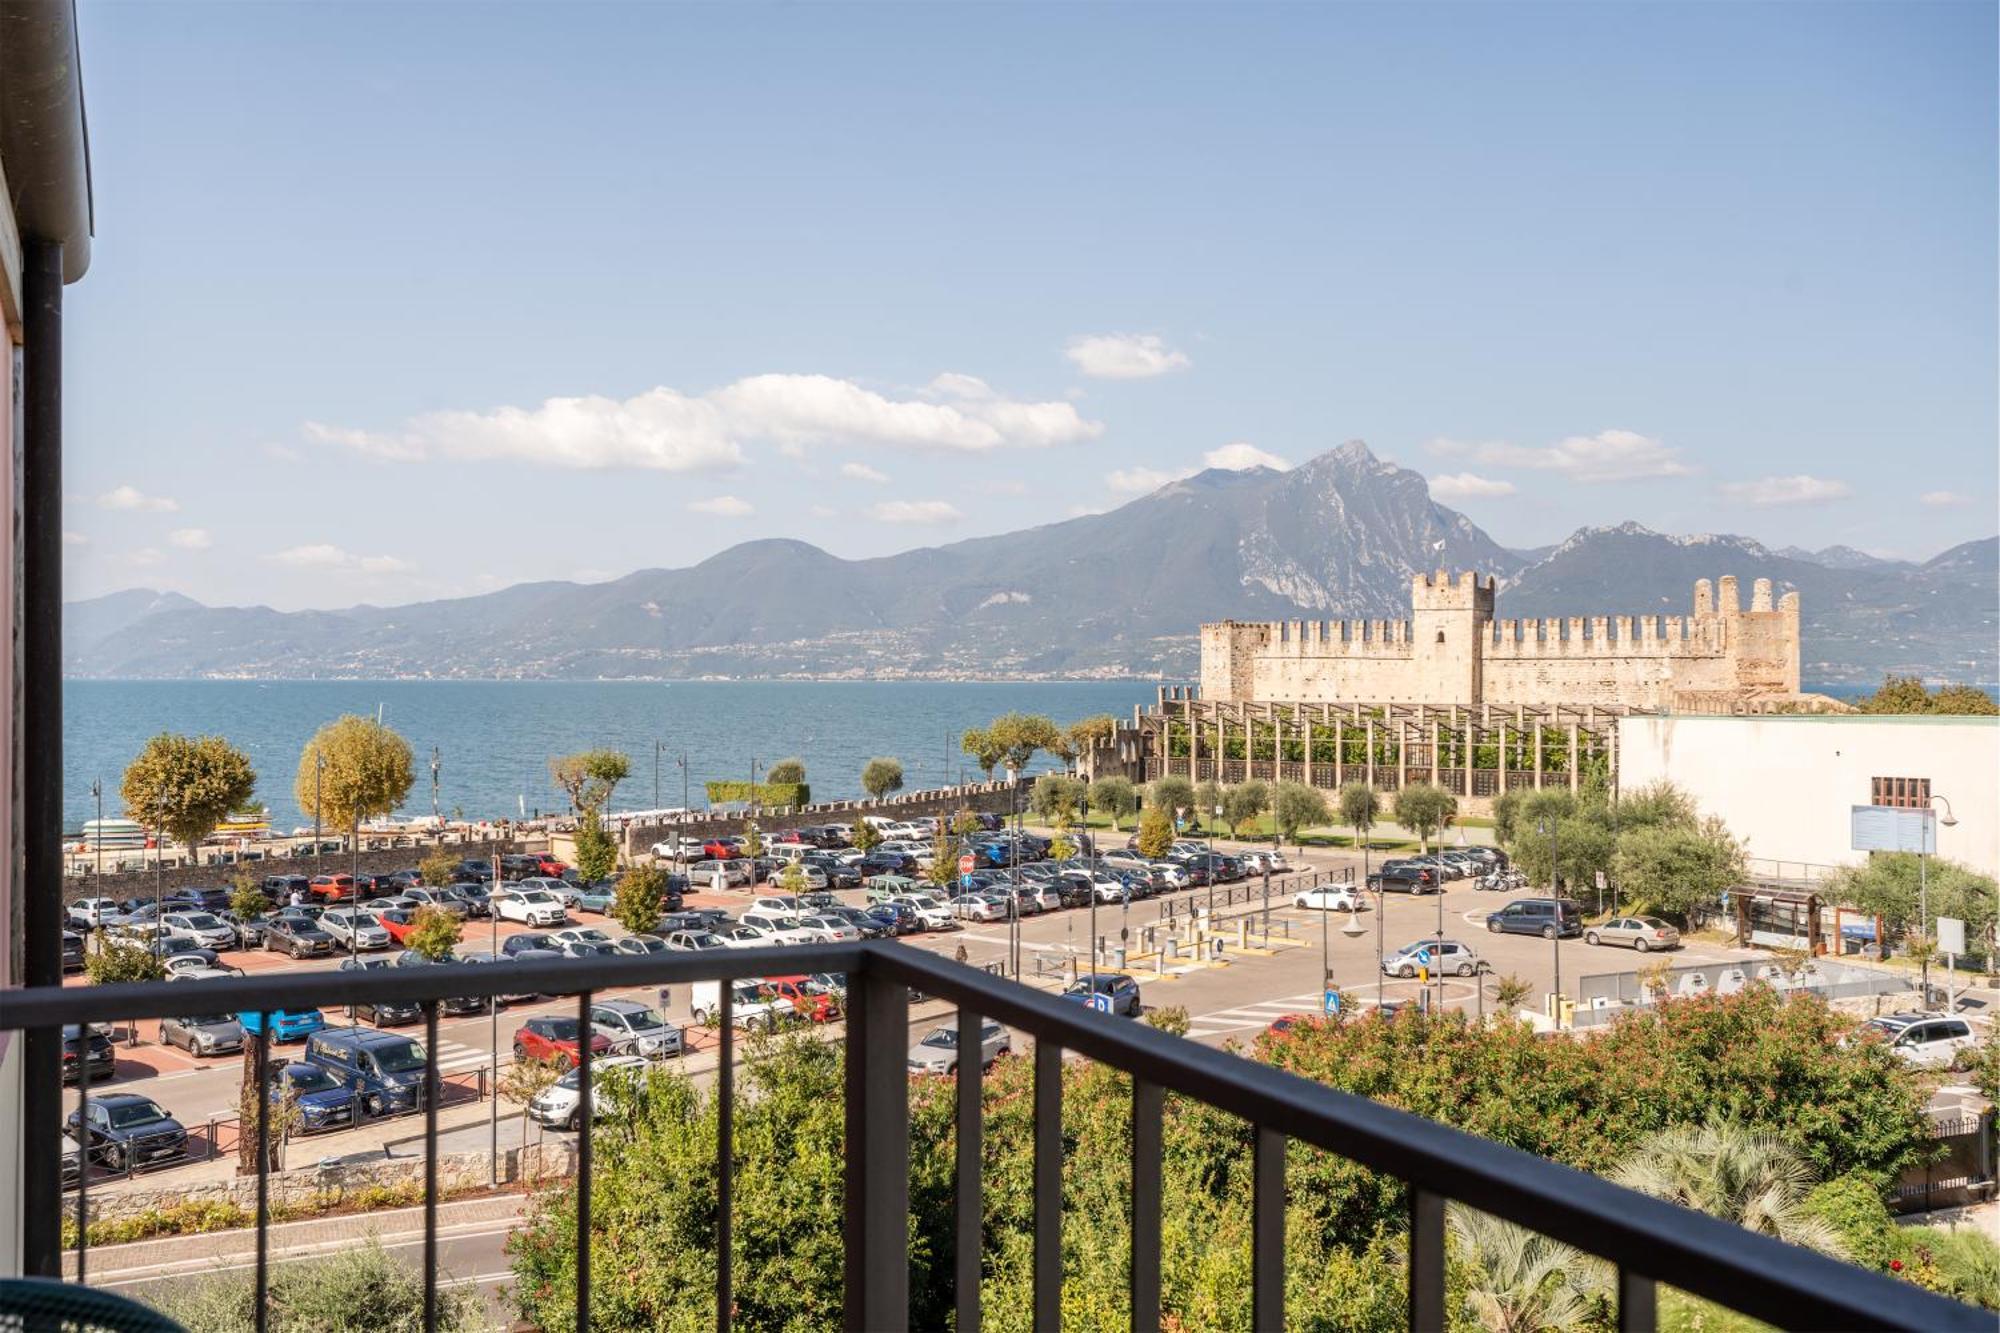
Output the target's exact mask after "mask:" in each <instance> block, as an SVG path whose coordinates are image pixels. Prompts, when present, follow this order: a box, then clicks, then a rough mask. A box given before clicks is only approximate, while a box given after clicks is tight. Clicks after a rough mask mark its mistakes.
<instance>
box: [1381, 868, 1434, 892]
mask: <svg viewBox="0 0 2000 1333" xmlns="http://www.w3.org/2000/svg"><path fill="white" fill-rule="evenodd" d="M1368 891H1369V892H1370V893H1410V894H1417V893H1436V892H1437V891H1438V882H1437V875H1436V874H1435V873H1434V872H1433V871H1431V870H1430V869H1429V868H1428V867H1425V866H1402V867H1400V868H1398V869H1395V870H1391V869H1389V868H1388V867H1387V866H1384V867H1383V868H1382V869H1381V870H1378V871H1376V872H1375V873H1374V874H1372V875H1370V876H1369V877H1368Z"/></svg>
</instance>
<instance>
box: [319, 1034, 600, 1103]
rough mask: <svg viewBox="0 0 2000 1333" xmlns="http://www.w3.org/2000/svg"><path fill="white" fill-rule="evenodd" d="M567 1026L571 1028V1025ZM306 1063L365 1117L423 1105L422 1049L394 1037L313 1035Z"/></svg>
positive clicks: (389, 1035) (399, 1037) (396, 1035)
mask: <svg viewBox="0 0 2000 1333" xmlns="http://www.w3.org/2000/svg"><path fill="white" fill-rule="evenodd" d="M570 1022H572V1023H574V1022H576V1020H575V1019H573V1018H572V1019H571V1020H570ZM306 1060H307V1062H308V1063H310V1064H316V1065H318V1066H319V1067H320V1068H322V1069H324V1070H326V1072H327V1073H329V1074H331V1075H333V1076H334V1078H336V1079H338V1080H339V1081H340V1083H341V1085H342V1086H343V1087H345V1088H346V1089H347V1090H348V1091H349V1092H351V1093H353V1094H354V1096H355V1098H356V1100H357V1101H358V1102H359V1103H360V1106H361V1113H362V1114H363V1115H368V1116H383V1115H396V1114H399V1113H402V1112H406V1111H419V1110H422V1109H423V1105H424V1069H425V1066H426V1064H427V1063H428V1061H427V1060H426V1059H425V1056H424V1048H423V1046H422V1044H421V1043H419V1042H417V1041H414V1040H412V1039H411V1038H409V1037H405V1036H403V1035H402V1034H401V1033H398V1032H376V1031H373V1030H371V1029H369V1028H359V1027H339V1028H327V1029H326V1030H325V1031H322V1032H315V1033H314V1034H313V1035H312V1037H311V1038H310V1039H309V1040H308V1041H307V1042H306Z"/></svg>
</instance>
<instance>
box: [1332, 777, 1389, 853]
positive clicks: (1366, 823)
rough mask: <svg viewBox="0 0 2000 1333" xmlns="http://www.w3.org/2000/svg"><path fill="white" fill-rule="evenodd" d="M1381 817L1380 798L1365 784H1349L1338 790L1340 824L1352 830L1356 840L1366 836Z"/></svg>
mask: <svg viewBox="0 0 2000 1333" xmlns="http://www.w3.org/2000/svg"><path fill="white" fill-rule="evenodd" d="M1381 815H1382V801H1381V798H1380V797H1378V796H1376V794H1375V789H1374V788H1373V787H1371V786H1369V785H1368V784H1367V783H1365V782H1350V783H1348V784H1347V785H1346V786H1344V787H1342V788H1341V789H1340V822H1341V823H1343V824H1345V825H1347V827H1349V828H1351V829H1353V830H1354V836H1355V838H1356V839H1357V840H1358V839H1362V838H1366V837H1367V836H1368V830H1370V829H1372V828H1374V827H1375V821H1376V820H1377V819H1379V818H1381Z"/></svg>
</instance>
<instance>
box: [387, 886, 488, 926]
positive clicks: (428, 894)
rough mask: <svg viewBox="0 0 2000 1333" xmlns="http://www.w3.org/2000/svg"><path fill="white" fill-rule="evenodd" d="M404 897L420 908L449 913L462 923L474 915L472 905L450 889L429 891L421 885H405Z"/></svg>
mask: <svg viewBox="0 0 2000 1333" xmlns="http://www.w3.org/2000/svg"><path fill="white" fill-rule="evenodd" d="M402 895H403V897H405V898H409V899H412V900H414V901H415V902H416V903H417V904H418V905H420V906H427V907H435V908H437V909H438V910H439V911H441V912H449V913H451V914H452V915H453V916H455V917H457V918H458V919H459V920H460V921H463V920H465V919H466V918H467V917H470V916H471V915H472V907H471V905H470V904H469V903H467V902H466V901H465V900H464V899H463V898H460V897H459V896H458V895H456V894H454V893H452V892H451V891H450V890H449V889H444V888H436V889H427V888H425V887H423V886H422V885H421V884H405V885H404V886H403V889H402Z"/></svg>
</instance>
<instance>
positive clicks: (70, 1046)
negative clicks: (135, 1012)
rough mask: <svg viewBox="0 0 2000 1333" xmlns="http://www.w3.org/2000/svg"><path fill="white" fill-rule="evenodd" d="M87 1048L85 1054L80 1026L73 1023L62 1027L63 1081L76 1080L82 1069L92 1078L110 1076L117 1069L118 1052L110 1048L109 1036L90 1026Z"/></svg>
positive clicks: (72, 1081)
mask: <svg viewBox="0 0 2000 1333" xmlns="http://www.w3.org/2000/svg"><path fill="white" fill-rule="evenodd" d="M88 1048H89V1050H88V1054H86V1053H85V1042H84V1038H83V1029H82V1028H80V1027H78V1026H77V1025H76V1024H74V1023H71V1024H69V1025H68V1026H66V1027H64V1028H63V1056H62V1059H63V1066H62V1068H63V1072H62V1081H63V1082H65V1083H74V1082H76V1081H77V1078H78V1076H79V1074H80V1072H81V1071H84V1070H88V1071H89V1073H90V1077H91V1078H92V1079H93V1080H95V1079H100V1078H110V1077H111V1076H112V1075H113V1074H114V1073H116V1072H117V1071H118V1054H117V1052H115V1051H113V1050H112V1049H111V1038H109V1037H107V1036H105V1035H104V1033H102V1032H100V1031H99V1030H98V1029H96V1028H92V1029H91V1030H90V1040H89V1043H88Z"/></svg>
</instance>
